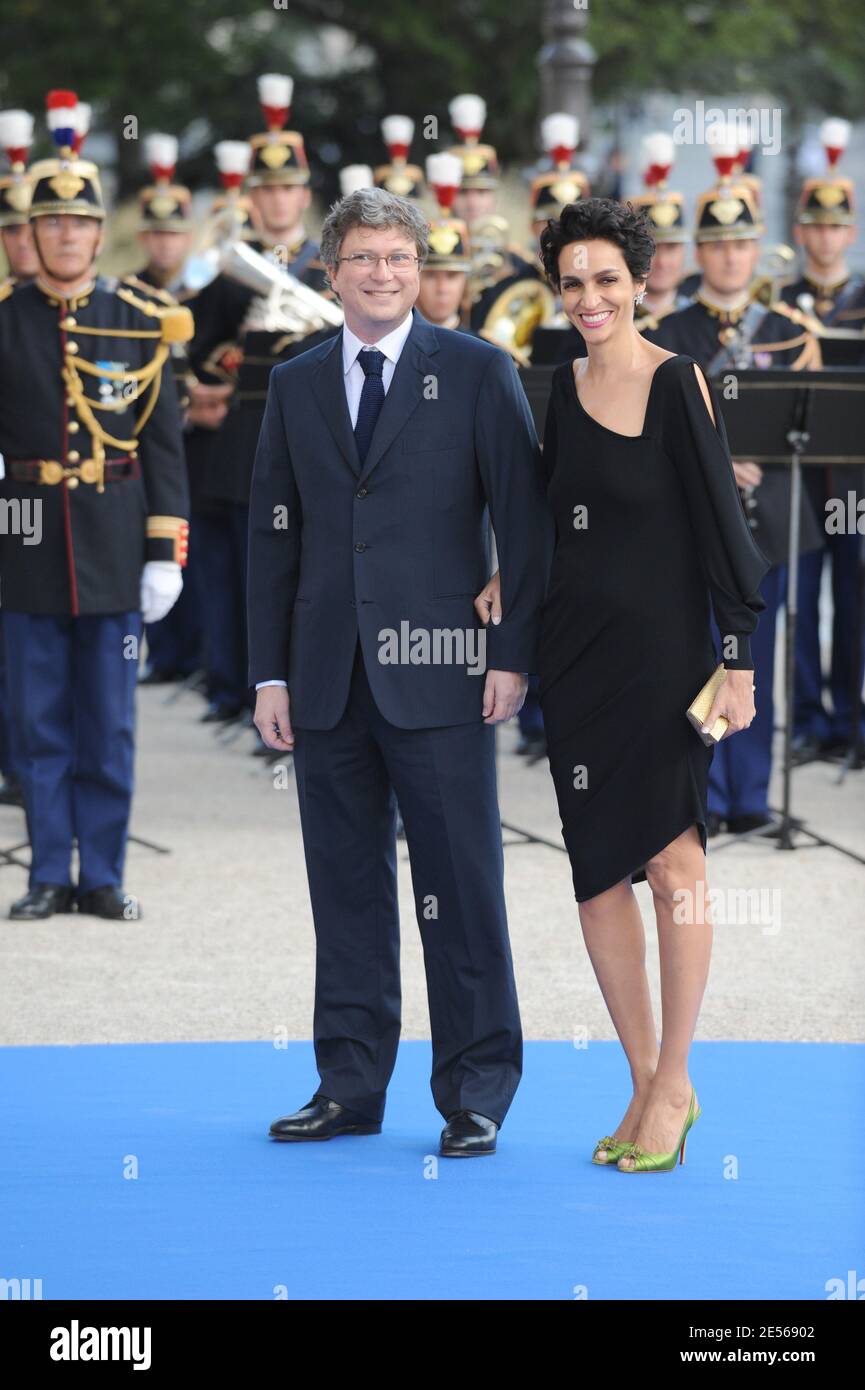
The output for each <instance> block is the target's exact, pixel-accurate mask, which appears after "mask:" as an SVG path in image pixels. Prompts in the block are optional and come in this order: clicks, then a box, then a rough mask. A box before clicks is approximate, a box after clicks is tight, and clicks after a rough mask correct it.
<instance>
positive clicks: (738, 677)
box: [703, 671, 757, 743]
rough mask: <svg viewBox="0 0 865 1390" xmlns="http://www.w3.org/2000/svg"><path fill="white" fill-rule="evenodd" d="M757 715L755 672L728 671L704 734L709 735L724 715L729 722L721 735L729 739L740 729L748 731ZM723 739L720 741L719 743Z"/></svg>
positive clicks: (704, 727) (705, 724) (707, 720)
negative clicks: (716, 722) (716, 721)
mask: <svg viewBox="0 0 865 1390" xmlns="http://www.w3.org/2000/svg"><path fill="white" fill-rule="evenodd" d="M756 713H757V709H756V706H755V704H754V672H753V671H728V672H727V674H726V676H725V677H724V681H723V683H722V685H721V689H720V690H719V691H718V693H717V695H716V696H715V702H714V704H713V705H712V708H711V709H710V710H709V713H708V716H707V718H706V722H705V723H704V725H703V733H704V734H707V733H709V731H710V729H713V728H714V726H715V720H716V719H719V718H720V717H721V715H723V716H724V718H725V719H726V720H727V728H726V729H725V730H724V732H723V734H722V735H721V739H725V738H729V737H730V735H731V734H736V733H738V732H739V730H740V729H747V727H748V725H749V724H750V723H751V720H752V719H753V718H754V715H755V714H756ZM721 739H719V740H718V742H719V743H720V741H721Z"/></svg>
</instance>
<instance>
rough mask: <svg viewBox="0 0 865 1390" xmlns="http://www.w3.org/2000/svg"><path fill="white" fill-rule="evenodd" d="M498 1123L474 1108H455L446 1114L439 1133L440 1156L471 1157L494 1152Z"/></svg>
mask: <svg viewBox="0 0 865 1390" xmlns="http://www.w3.org/2000/svg"><path fill="white" fill-rule="evenodd" d="M498 1128H499V1127H498V1125H497V1124H496V1122H495V1120H490V1119H488V1118H487V1116H486V1115H479V1114H478V1113H477V1111H476V1110H457V1111H456V1112H455V1113H454V1114H453V1115H449V1116H448V1122H447V1124H446V1125H445V1127H444V1129H443V1130H442V1133H441V1142H440V1146H439V1153H440V1154H441V1156H442V1158H473V1157H474V1155H475V1154H494V1153H495V1151H496V1135H497V1133H498Z"/></svg>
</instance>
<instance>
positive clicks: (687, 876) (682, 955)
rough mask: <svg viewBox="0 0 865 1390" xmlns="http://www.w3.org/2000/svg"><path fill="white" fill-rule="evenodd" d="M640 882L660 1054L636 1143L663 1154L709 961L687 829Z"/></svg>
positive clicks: (693, 834) (679, 1111) (703, 904)
mask: <svg viewBox="0 0 865 1390" xmlns="http://www.w3.org/2000/svg"><path fill="white" fill-rule="evenodd" d="M646 877H647V879H648V882H649V886H650V888H651V890H652V897H653V900H654V905H655V917H656V919H657V924H658V950H659V954H660V963H661V1050H660V1055H659V1057H658V1065H657V1067H656V1069H655V1074H654V1077H653V1078H652V1081H651V1084H650V1087H649V1094H648V1098H647V1100H646V1104H645V1105H644V1107H643V1112H642V1115H641V1118H640V1124H639V1127H638V1131H637V1135H636V1142H637V1143H638V1144H639V1145H640V1147H641V1148H643V1149H645V1150H646V1151H647V1152H648V1153H670V1152H671V1151H672V1150H673V1149H674V1147H675V1146H676V1144H677V1142H678V1139H679V1135H680V1134H681V1132H682V1126H683V1125H684V1123H685V1119H686V1118H687V1114H688V1106H689V1104H690V1100H691V1079H690V1076H689V1074H688V1054H689V1052H690V1048H691V1043H692V1041H693V1037H694V1029H695V1028H696V1026H697V1016H698V1014H699V1012H700V1005H701V1003H702V1000H703V993H704V991H705V988H706V980H707V978H708V974H709V961H710V958H711V954H712V924H711V920H710V916H709V910H708V903H707V901H706V892H707V889H706V857H705V855H704V853H703V848H702V845H701V844H700V837H699V834H698V833H697V827H696V826H695V825H692V826H690V827H689V828H688V829H687V830H686V831H684V832H683V834H681V835H679V836H678V837H677V838H676V839H675V840H673V841H672V842H671V843H670V844H669V845H667V847H666V849H664V850H662V851H661V853H660V854H658V855H656V856H655V858H653V859H651V860H650V861H649V863H648V864H647V865H646Z"/></svg>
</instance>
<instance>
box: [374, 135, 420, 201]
mask: <svg viewBox="0 0 865 1390" xmlns="http://www.w3.org/2000/svg"><path fill="white" fill-rule="evenodd" d="M381 134H382V139H383V140H384V143H385V144H386V145H387V152H388V154H389V155H390V163H389V164H380V165H379V166H378V168H377V169H376V171H375V174H374V176H373V182H374V184H375V187H376V188H386V189H387V191H388V193H398V194H399V196H400V197H401V198H419V197H420V195H421V193H422V192H423V171H422V169H421V168H420V167H419V165H417V164H409V162H408V155H409V150H410V149H411V142H412V139H413V138H414V121H413V120H412V118H411V116H385V117H384V119H383V121H382V123H381Z"/></svg>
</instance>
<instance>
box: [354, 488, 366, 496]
mask: <svg viewBox="0 0 865 1390" xmlns="http://www.w3.org/2000/svg"><path fill="white" fill-rule="evenodd" d="M368 490H369V489H368V488H365V487H360V488H358V490H357V492H356V493H355V497H366V494H367V492H368Z"/></svg>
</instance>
